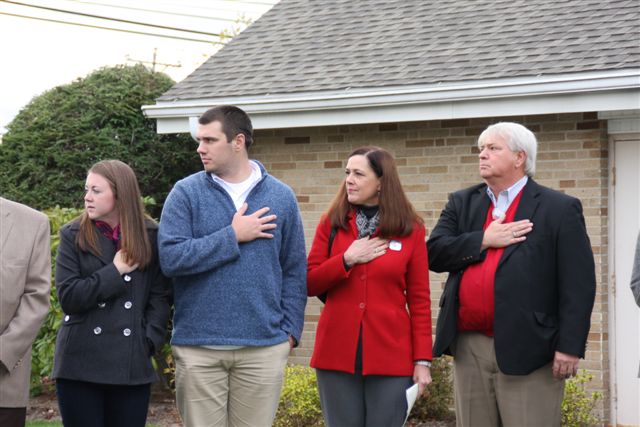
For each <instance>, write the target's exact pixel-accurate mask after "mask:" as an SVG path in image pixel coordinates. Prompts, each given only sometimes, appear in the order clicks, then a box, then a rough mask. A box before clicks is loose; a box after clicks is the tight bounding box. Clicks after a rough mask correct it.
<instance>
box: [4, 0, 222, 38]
mask: <svg viewBox="0 0 640 427" xmlns="http://www.w3.org/2000/svg"><path fill="white" fill-rule="evenodd" d="M0 1H2V0H0ZM0 15H7V16H13V17H16V18H26V19H35V20H37V21H47V22H55V23H57V24H67V25H76V26H78V27H87V28H97V29H99V30H109V31H119V32H121V33H130V34H140V35H144V36H153V37H162V38H165V39H173V40H186V41H190V42H198V43H213V44H224V43H222V42H218V41H213V40H202V39H193V38H189V37H180V36H170V35H166V34H157V33H146V32H144V31H134V30H124V29H121V28H113V27H102V26H99V25H89V24H81V23H79V22H69V21H60V20H58V19H50V18H40V17H36V16H27V15H19V14H15V13H8V12H0Z"/></svg>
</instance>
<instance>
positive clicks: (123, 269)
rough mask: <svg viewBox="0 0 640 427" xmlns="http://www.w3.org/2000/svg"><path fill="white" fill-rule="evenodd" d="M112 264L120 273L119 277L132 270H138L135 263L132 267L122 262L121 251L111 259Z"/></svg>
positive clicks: (122, 254)
mask: <svg viewBox="0 0 640 427" xmlns="http://www.w3.org/2000/svg"><path fill="white" fill-rule="evenodd" d="M113 264H114V265H115V266H116V268H117V269H118V273H120V274H121V275H122V274H127V273H131V272H132V271H133V270H135V269H136V268H138V264H137V263H136V264H133V265H129V264H127V263H126V261H125V260H124V252H122V249H120V250H119V251H118V252H116V256H114V257H113Z"/></svg>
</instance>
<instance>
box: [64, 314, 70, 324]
mask: <svg viewBox="0 0 640 427" xmlns="http://www.w3.org/2000/svg"><path fill="white" fill-rule="evenodd" d="M64 321H65V322H68V321H69V315H68V314H67V315H66V316H64Z"/></svg>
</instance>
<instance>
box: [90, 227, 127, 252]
mask: <svg viewBox="0 0 640 427" xmlns="http://www.w3.org/2000/svg"><path fill="white" fill-rule="evenodd" d="M95 223H96V227H98V230H99V231H100V234H102V235H103V236H104V237H106V238H107V239H109V240H111V241H112V242H113V244H114V245H115V247H116V249H120V237H121V235H120V224H118V225H116V226H115V228H111V226H110V225H109V224H107V223H106V222H104V221H100V220H98V221H96V222H95Z"/></svg>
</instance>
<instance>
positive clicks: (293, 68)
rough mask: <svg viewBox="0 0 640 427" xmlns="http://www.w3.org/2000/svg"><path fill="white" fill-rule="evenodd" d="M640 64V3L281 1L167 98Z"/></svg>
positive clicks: (415, 82) (578, 0)
mask: <svg viewBox="0 0 640 427" xmlns="http://www.w3.org/2000/svg"><path fill="white" fill-rule="evenodd" d="M638 67H640V1H638V0H606V1H605V0H495V1H489V0H282V1H281V2H280V3H278V4H277V5H276V6H274V7H273V8H272V9H271V10H270V11H269V12H267V13H266V14H265V15H263V16H262V18H260V19H259V20H258V21H256V22H255V23H254V24H253V25H251V26H250V27H249V28H248V29H247V30H245V31H244V32H243V33H242V34H240V35H239V36H238V37H236V38H235V39H234V40H232V41H231V42H230V43H229V44H228V45H227V46H225V47H224V48H223V49H222V50H221V51H219V52H218V53H216V54H215V55H214V56H212V57H211V58H209V60H208V61H207V62H206V63H204V64H203V65H202V66H200V68H198V69H197V70H196V71H194V72H193V74H191V75H190V76H189V77H187V78H186V79H185V80H183V81H182V82H180V83H178V84H176V85H175V86H174V87H173V88H171V89H170V90H169V91H168V92H167V93H165V94H164V95H163V96H162V97H160V98H159V99H158V101H160V102H163V101H164V102H167V101H173V100H190V99H202V98H212V97H216V98H218V97H227V96H228V97H232V96H256V95H265V94H280V93H282V94H286V93H295V92H313V91H326V90H338V89H345V88H372V87H383V86H398V85H399V86H402V85H420V84H433V83H437V82H459V81H469V80H480V79H493V78H507V77H519V76H535V75H540V74H563V73H575V72H583V71H606V70H619V69H625V68H638Z"/></svg>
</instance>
